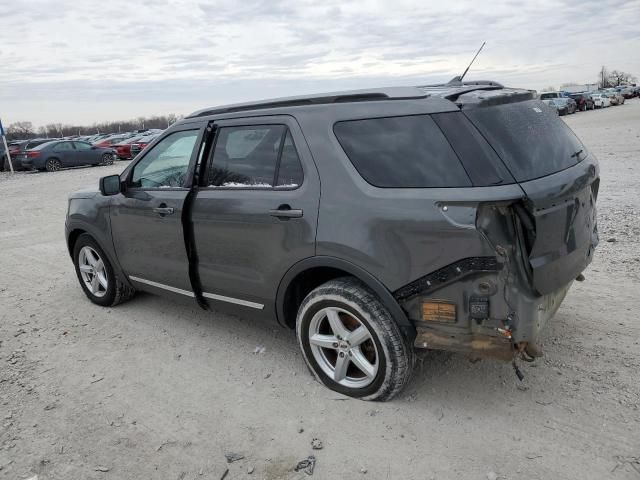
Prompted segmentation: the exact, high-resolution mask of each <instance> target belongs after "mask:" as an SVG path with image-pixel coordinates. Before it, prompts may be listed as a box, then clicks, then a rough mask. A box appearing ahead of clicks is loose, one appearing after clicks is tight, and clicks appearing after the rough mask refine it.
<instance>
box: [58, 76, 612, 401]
mask: <svg viewBox="0 0 640 480" xmlns="http://www.w3.org/2000/svg"><path fill="white" fill-rule="evenodd" d="M452 83H453V84H452ZM553 100H554V101H555V100H558V99H553ZM571 101H572V102H573V100H571ZM573 103H574V104H575V102H573ZM230 111H231V112H233V116H232V118H230V116H229V112H230ZM212 127H213V128H212ZM198 162H200V163H198ZM197 164H198V165H200V168H197V167H196V165H197ZM99 185H100V186H99V189H98V185H96V186H95V187H94V189H92V190H91V191H88V190H84V191H81V192H76V193H73V194H71V195H70V196H69V207H68V209H67V218H66V221H65V232H66V243H67V247H68V250H69V254H70V257H71V260H72V261H73V264H74V266H75V272H76V276H77V279H78V283H79V286H80V287H81V289H82V290H83V291H84V293H85V294H86V296H87V297H88V299H89V300H90V301H92V302H93V303H95V304H97V305H101V306H103V307H111V306H113V305H116V304H118V303H121V302H123V301H126V300H128V299H130V298H131V297H132V296H133V295H134V293H135V291H136V290H142V291H147V292H151V293H159V294H161V295H163V296H165V297H180V298H183V299H186V300H189V301H193V302H197V304H198V305H200V306H201V307H202V308H204V309H209V308H216V309H224V310H227V311H231V312H234V313H236V314H240V315H243V316H252V317H255V318H263V319H264V318H266V319H269V320H271V321H274V322H275V321H279V322H280V324H281V325H282V326H283V327H288V328H290V329H292V330H294V331H295V332H296V336H297V340H298V344H299V346H300V349H301V352H302V356H303V357H304V359H305V361H306V362H307V365H308V366H309V368H310V370H311V371H312V372H313V373H314V374H315V376H316V378H317V379H318V380H319V381H320V382H322V383H323V384H325V385H326V386H327V387H328V388H331V389H333V390H336V391H338V392H340V393H342V394H344V395H349V396H352V397H356V398H360V399H366V400H388V399H390V398H392V397H393V396H394V395H396V394H397V393H398V392H400V390H401V389H402V388H403V387H404V386H405V385H406V384H407V383H408V381H409V379H410V377H411V374H412V370H413V365H414V360H415V349H416V348H430V349H438V350H450V351H460V352H466V353H469V354H471V355H472V356H480V355H486V356H492V357H494V358H501V359H503V360H506V361H513V362H515V361H516V360H517V358H518V355H522V356H523V357H524V358H525V359H528V360H533V358H532V357H534V356H539V355H540V353H541V352H540V350H539V348H538V345H539V343H538V339H539V338H540V332H541V330H542V329H543V327H544V325H545V324H547V323H548V322H550V321H551V319H552V318H553V316H554V315H555V313H556V311H557V310H558V308H559V307H560V305H561V303H562V301H563V299H564V297H565V295H566V293H567V291H568V290H569V288H570V287H571V285H572V282H573V281H574V279H576V278H579V277H581V272H582V271H583V270H584V269H585V268H586V267H587V265H589V263H590V262H591V260H592V258H593V255H594V251H595V248H596V246H597V244H598V230H597V225H596V221H597V220H596V207H595V204H596V198H597V194H598V185H599V168H598V162H597V160H596V158H595V156H593V155H592V154H591V153H590V152H589V151H588V149H587V148H586V146H585V145H583V144H582V143H581V142H580V140H579V139H578V137H577V136H576V135H575V134H574V133H573V132H572V131H571V129H570V128H569V126H568V125H567V124H566V123H565V122H563V121H561V120H560V119H558V118H557V115H555V113H554V112H552V111H550V110H549V108H547V107H546V106H545V105H544V104H542V103H541V102H540V101H538V100H535V99H534V98H533V95H532V94H531V93H530V92H529V91H527V90H519V89H510V88H505V87H503V86H502V85H500V84H498V83H496V82H468V83H467V82H465V83H463V82H460V81H458V82H450V83H449V84H443V85H430V86H422V87H401V88H384V89H370V90H364V91H363V90H358V91H356V92H342V93H335V92H333V93H330V94H324V95H323V94H320V95H313V96H306V97H295V98H289V99H279V100H265V101H263V102H254V103H245V104H240V105H231V106H228V107H218V108H208V109H204V110H201V111H198V112H195V113H193V114H191V115H190V116H189V117H187V118H186V119H185V120H184V121H181V122H177V123H176V124H174V125H172V126H171V127H170V128H169V129H168V130H167V131H165V132H164V133H162V134H161V137H160V138H159V139H156V140H155V141H154V142H153V144H151V145H150V147H149V148H147V149H145V151H144V152H142V154H140V155H139V156H138V158H137V159H136V160H134V161H133V162H132V163H130V164H129V165H128V167H127V168H125V169H124V171H123V172H122V174H121V175H110V176H107V177H103V178H102V179H101V180H100V184H99ZM321 187H322V188H321ZM477 187H481V188H477ZM336 212H339V214H336ZM385 231H392V232H393V235H384V234H381V232H385ZM194 252H197V255H196V254H194ZM195 304H196V303H194V305H195ZM149 306H150V305H149ZM557 320H558V321H561V320H562V319H557ZM514 364H515V363H514ZM516 371H518V370H516ZM461 388H464V386H461Z"/></svg>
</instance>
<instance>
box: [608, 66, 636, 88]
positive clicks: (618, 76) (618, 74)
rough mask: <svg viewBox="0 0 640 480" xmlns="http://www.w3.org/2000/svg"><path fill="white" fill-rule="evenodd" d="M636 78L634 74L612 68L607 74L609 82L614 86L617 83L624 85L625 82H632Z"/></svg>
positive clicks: (617, 84)
mask: <svg viewBox="0 0 640 480" xmlns="http://www.w3.org/2000/svg"><path fill="white" fill-rule="evenodd" d="M636 80H637V78H636V77H635V76H634V75H631V74H630V73H627V72H623V71H622V70H612V71H611V73H610V74H609V83H611V84H612V85H613V86H614V87H617V86H619V85H626V84H627V83H633V82H635V81H636Z"/></svg>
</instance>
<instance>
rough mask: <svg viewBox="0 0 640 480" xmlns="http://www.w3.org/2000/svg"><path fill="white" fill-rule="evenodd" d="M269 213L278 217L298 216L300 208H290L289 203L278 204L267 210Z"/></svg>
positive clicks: (300, 215) (299, 215)
mask: <svg viewBox="0 0 640 480" xmlns="http://www.w3.org/2000/svg"><path fill="white" fill-rule="evenodd" d="M269 215H271V216H272V217H278V218H300V217H302V210H300V209H294V208H291V207H290V206H289V205H280V206H279V207H278V208H276V209H274V210H269Z"/></svg>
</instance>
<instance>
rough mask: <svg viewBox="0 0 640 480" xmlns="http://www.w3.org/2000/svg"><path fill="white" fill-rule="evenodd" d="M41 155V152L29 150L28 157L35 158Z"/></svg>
mask: <svg viewBox="0 0 640 480" xmlns="http://www.w3.org/2000/svg"><path fill="white" fill-rule="evenodd" d="M39 156H40V152H27V157H29V158H34V157H39Z"/></svg>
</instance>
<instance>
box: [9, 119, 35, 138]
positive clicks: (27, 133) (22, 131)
mask: <svg viewBox="0 0 640 480" xmlns="http://www.w3.org/2000/svg"><path fill="white" fill-rule="evenodd" d="M33 135H34V131H33V123H31V122H15V123H12V124H11V125H9V126H8V127H7V137H8V138H9V139H10V140H15V139H22V138H31V137H33Z"/></svg>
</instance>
